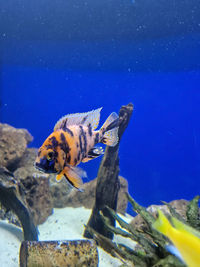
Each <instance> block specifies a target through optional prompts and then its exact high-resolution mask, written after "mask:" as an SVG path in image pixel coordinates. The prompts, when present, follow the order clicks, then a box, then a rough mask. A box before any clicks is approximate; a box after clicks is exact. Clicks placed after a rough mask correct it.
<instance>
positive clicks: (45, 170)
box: [34, 162, 57, 173]
mask: <svg viewBox="0 0 200 267" xmlns="http://www.w3.org/2000/svg"><path fill="white" fill-rule="evenodd" d="M34 167H35V168H36V169H37V170H38V171H40V172H43V173H57V171H56V170H53V169H49V168H45V166H43V165H41V164H40V163H38V162H35V163H34Z"/></svg>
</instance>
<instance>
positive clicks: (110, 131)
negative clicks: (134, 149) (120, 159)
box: [100, 112, 119, 146]
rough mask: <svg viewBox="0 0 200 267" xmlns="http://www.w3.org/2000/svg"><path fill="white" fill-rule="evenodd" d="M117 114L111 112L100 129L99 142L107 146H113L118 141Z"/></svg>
mask: <svg viewBox="0 0 200 267" xmlns="http://www.w3.org/2000/svg"><path fill="white" fill-rule="evenodd" d="M118 128H119V116H118V115H117V113H115V112H113V113H111V114H110V116H109V117H108V118H107V120H106V121H105V123H104V124H103V126H102V127H101V129H100V133H101V134H102V139H101V142H102V143H103V144H105V145H108V146H115V145H116V144H117V143H118V140H119V137H118Z"/></svg>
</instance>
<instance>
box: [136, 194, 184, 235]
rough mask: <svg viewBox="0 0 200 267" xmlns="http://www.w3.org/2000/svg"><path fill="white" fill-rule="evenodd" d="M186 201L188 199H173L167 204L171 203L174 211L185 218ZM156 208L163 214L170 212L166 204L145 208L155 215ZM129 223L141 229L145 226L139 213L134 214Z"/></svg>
mask: <svg viewBox="0 0 200 267" xmlns="http://www.w3.org/2000/svg"><path fill="white" fill-rule="evenodd" d="M188 203H189V201H187V200H185V199H179V200H173V201H171V202H169V204H171V206H172V207H173V208H174V209H175V211H176V212H177V213H178V214H180V215H181V216H182V217H183V219H186V210H187V205H188ZM158 208H159V209H161V210H162V211H163V212H164V213H165V214H170V211H169V209H168V207H167V206H166V205H151V206H149V207H148V208H147V211H149V212H150V213H151V214H153V215H155V216H156V211H157V209H158ZM131 224H132V225H133V226H135V227H136V228H137V229H142V230H144V229H145V228H146V227H147V225H146V223H145V222H144V220H143V219H142V217H141V216H140V215H137V216H135V217H134V218H133V220H132V221H131Z"/></svg>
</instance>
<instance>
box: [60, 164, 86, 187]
mask: <svg viewBox="0 0 200 267" xmlns="http://www.w3.org/2000/svg"><path fill="white" fill-rule="evenodd" d="M63 174H64V176H65V178H66V180H67V181H68V182H69V184H70V185H72V186H73V187H75V188H77V189H79V190H80V188H81V186H82V185H83V181H82V178H84V177H87V174H86V172H85V171H84V170H82V169H81V168H78V167H71V166H67V167H65V168H64V170H63Z"/></svg>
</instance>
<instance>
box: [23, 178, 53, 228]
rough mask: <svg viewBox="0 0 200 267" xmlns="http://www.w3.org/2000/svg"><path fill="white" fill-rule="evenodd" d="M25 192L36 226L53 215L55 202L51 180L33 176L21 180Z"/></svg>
mask: <svg viewBox="0 0 200 267" xmlns="http://www.w3.org/2000/svg"><path fill="white" fill-rule="evenodd" d="M21 184H22V186H23V188H24V192H25V200H26V203H27V204H28V207H29V210H30V212H31V214H32V216H33V221H34V223H35V224H36V225H38V224H41V223H43V222H45V221H46V219H47V218H48V217H49V216H50V215H51V214H52V213H53V201H52V197H51V193H50V190H49V179H48V178H46V177H38V178H34V177H32V176H28V177H26V179H22V180H21Z"/></svg>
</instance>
